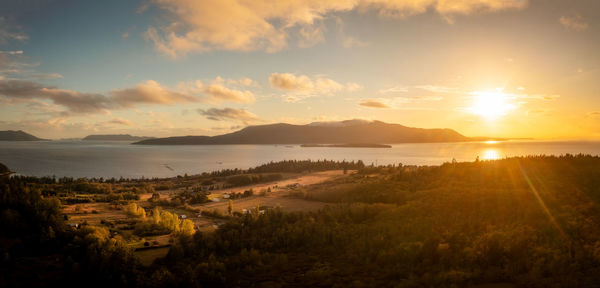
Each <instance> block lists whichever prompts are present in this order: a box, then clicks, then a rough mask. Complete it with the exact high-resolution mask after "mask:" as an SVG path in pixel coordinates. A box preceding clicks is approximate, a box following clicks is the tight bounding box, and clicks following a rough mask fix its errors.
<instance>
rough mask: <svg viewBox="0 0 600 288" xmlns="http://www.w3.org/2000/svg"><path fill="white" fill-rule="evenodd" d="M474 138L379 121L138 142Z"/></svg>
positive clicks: (254, 129)
mask: <svg viewBox="0 0 600 288" xmlns="http://www.w3.org/2000/svg"><path fill="white" fill-rule="evenodd" d="M466 141H474V140H473V138H470V137H467V136H464V135H462V134H460V133H458V132H456V131H454V130H452V129H423V128H413V127H407V126H403V125H400V124H390V123H384V122H381V121H366V120H346V121H341V122H315V123H311V124H307V125H293V124H286V123H278V124H267V125H257V126H249V127H246V128H244V129H241V130H239V131H236V132H233V133H228V134H223V135H218V136H180V137H167V138H155V139H148V140H143V141H139V142H136V143H133V144H140V145H224V144H269V145H271V144H300V143H304V144H341V143H386V144H393V143H432V142H466Z"/></svg>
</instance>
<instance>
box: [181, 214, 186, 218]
mask: <svg viewBox="0 0 600 288" xmlns="http://www.w3.org/2000/svg"><path fill="white" fill-rule="evenodd" d="M179 219H187V215H185V214H181V215H179Z"/></svg>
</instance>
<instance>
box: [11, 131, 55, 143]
mask: <svg viewBox="0 0 600 288" xmlns="http://www.w3.org/2000/svg"><path fill="white" fill-rule="evenodd" d="M0 141H48V139H42V138H38V137H35V136H33V135H31V134H29V133H26V132H24V131H22V130H19V131H13V130H7V131H0Z"/></svg>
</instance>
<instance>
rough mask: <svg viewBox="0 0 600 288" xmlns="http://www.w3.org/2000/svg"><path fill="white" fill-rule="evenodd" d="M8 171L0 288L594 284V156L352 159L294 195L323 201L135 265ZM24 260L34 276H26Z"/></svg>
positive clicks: (238, 222) (597, 181) (230, 222)
mask: <svg viewBox="0 0 600 288" xmlns="http://www.w3.org/2000/svg"><path fill="white" fill-rule="evenodd" d="M271 166H272V167H274V166H273V165H271ZM269 171H271V170H270V169H269ZM8 179H9V178H7V177H5V178H4V180H0V181H3V184H2V185H0V189H2V190H1V193H2V194H1V196H2V197H1V198H0V201H1V203H0V204H1V206H0V207H2V208H1V209H2V211H1V216H2V219H1V220H2V221H0V223H1V225H2V227H0V234H1V236H0V237H1V239H2V243H5V244H6V245H3V246H2V247H3V248H2V249H3V251H2V252H3V255H8V256H5V257H4V258H3V260H2V261H3V262H2V273H3V275H2V277H1V278H0V286H3V287H9V286H14V284H15V283H25V284H27V285H25V286H37V285H38V284H39V283H41V282H43V281H46V280H48V279H55V278H56V279H62V280H63V281H67V280H66V279H71V280H72V281H84V280H83V279H95V281H96V282H95V283H106V284H110V283H117V284H118V285H124V286H126V285H137V286H148V287H286V286H293V287H331V286H335V287H464V286H475V287H477V286H478V285H483V286H481V287H486V286H485V285H490V284H494V285H499V286H498V287H598V286H599V285H600V278H599V277H598V275H600V205H599V201H600V158H599V157H592V156H583V155H578V156H572V155H567V156H563V157H545V156H539V157H537V156H536V157H522V158H510V159H504V160H496V161H476V162H469V163H446V164H444V165H441V166H430V167H417V166H402V165H400V166H387V167H372V166H367V167H362V168H360V169H358V170H357V171H355V172H350V173H348V175H346V176H344V177H339V178H336V179H335V180H332V181H329V182H325V183H322V184H316V185H313V186H306V187H300V188H298V189H297V190H294V193H293V194H292V195H293V196H292V197H300V198H304V199H309V200H311V201H324V202H327V203H329V205H328V206H327V207H326V208H324V209H321V210H318V211H316V212H294V213H291V212H283V211H282V210H280V209H277V208H273V209H267V210H266V211H265V213H264V214H261V213H259V211H260V210H259V209H256V210H253V211H250V213H248V214H241V213H234V214H232V215H231V216H222V217H223V219H224V222H223V224H222V225H220V227H219V228H218V229H216V231H212V232H196V233H195V234H193V235H191V236H190V235H186V234H182V235H180V236H179V237H177V240H176V241H175V243H174V245H173V246H171V249H170V251H169V253H168V254H167V256H166V257H165V258H162V259H158V260H156V261H155V262H154V263H153V264H152V265H151V266H148V267H146V266H141V265H139V264H135V262H134V259H133V258H131V255H130V252H128V250H127V248H126V247H125V246H123V245H122V244H121V243H122V242H121V240H120V239H119V237H118V236H117V237H111V236H109V235H105V232H103V230H102V228H94V227H88V228H85V229H84V230H77V231H72V230H70V229H69V228H68V227H67V226H66V225H65V222H64V220H63V218H62V217H61V215H60V213H59V210H58V207H59V205H60V204H59V203H58V201H57V200H56V199H55V198H53V197H47V198H46V197H43V196H41V195H40V192H39V191H36V190H31V189H29V188H28V184H27V183H25V182H23V181H24V180H23V179H24V178H12V180H8ZM257 208H258V207H257ZM32 267H33V268H32ZM31 269H35V270H36V271H44V272H40V273H37V274H35V276H34V277H29V276H28V275H29V274H28V273H27V271H31ZM51 271H52V272H51ZM54 271H57V272H54ZM15 279H27V280H28V282H21V281H22V280H20V281H16V280H15ZM71 280H68V281H71ZM72 283H74V282H72ZM22 286H23V285H22Z"/></svg>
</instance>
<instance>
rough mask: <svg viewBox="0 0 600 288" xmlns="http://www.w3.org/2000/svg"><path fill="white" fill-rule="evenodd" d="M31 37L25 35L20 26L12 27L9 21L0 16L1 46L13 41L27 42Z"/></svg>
mask: <svg viewBox="0 0 600 288" xmlns="http://www.w3.org/2000/svg"><path fill="white" fill-rule="evenodd" d="M27 39H29V36H27V34H25V33H24V32H23V31H22V30H21V29H20V28H19V27H18V26H16V25H11V23H9V21H8V20H7V19H6V18H4V17H2V16H0V44H4V43H7V42H9V41H12V40H18V41H25V40H27Z"/></svg>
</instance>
